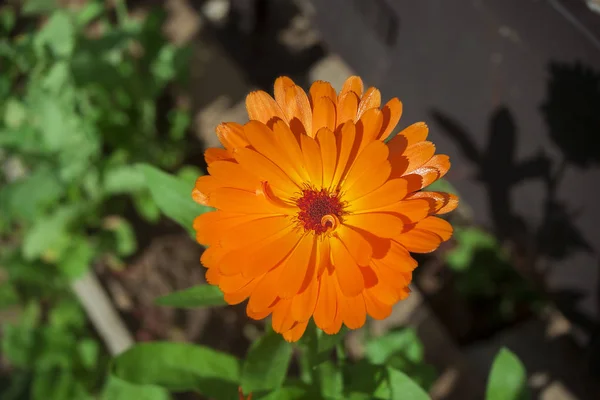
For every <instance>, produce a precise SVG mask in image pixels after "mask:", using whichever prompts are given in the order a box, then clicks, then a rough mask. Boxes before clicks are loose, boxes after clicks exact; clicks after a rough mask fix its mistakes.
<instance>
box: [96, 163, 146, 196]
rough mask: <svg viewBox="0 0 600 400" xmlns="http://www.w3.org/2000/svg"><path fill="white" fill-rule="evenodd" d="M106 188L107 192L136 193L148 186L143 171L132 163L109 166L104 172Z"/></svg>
mask: <svg viewBox="0 0 600 400" xmlns="http://www.w3.org/2000/svg"><path fill="white" fill-rule="evenodd" d="M103 186H104V190H105V191H106V193H107V194H120V193H134V192H138V191H140V190H143V189H144V188H145V187H146V181H145V178H144V175H143V173H142V171H140V170H139V169H138V168H136V167H134V166H131V165H116V166H111V167H109V168H108V169H107V170H106V171H105V173H104V182H103Z"/></svg>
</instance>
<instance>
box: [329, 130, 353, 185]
mask: <svg viewBox="0 0 600 400" xmlns="http://www.w3.org/2000/svg"><path fill="white" fill-rule="evenodd" d="M355 138H356V128H355V126H354V123H352V122H347V123H345V124H344V126H342V129H341V132H340V133H339V134H338V135H337V143H336V148H337V154H338V159H337V164H336V167H335V174H334V176H333V182H332V186H333V187H334V188H335V187H337V185H338V183H339V182H340V180H341V179H342V177H343V176H344V173H345V172H346V170H347V167H348V160H349V158H350V154H351V153H352V148H353V147H354V141H355Z"/></svg>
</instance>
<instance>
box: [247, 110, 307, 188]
mask: <svg viewBox="0 0 600 400" xmlns="http://www.w3.org/2000/svg"><path fill="white" fill-rule="evenodd" d="M244 132H245V135H246V137H247V138H248V141H249V143H250V144H251V145H252V147H254V149H255V150H256V151H257V152H259V153H260V154H262V155H263V156H265V157H266V158H268V159H269V160H270V161H272V162H273V163H274V164H275V165H277V166H278V167H279V168H281V170H282V171H283V172H284V173H285V174H286V175H287V176H288V177H289V178H290V179H291V180H292V181H293V182H294V183H296V185H300V184H302V182H303V181H302V177H301V176H300V175H299V174H298V172H297V171H296V168H295V167H294V165H292V163H291V161H290V159H289V158H288V157H286V154H285V153H284V152H282V151H281V148H280V147H279V146H277V142H276V133H274V132H273V131H272V130H271V129H269V128H268V127H267V126H266V125H265V124H263V123H261V122H258V121H250V122H248V123H247V124H246V125H244Z"/></svg>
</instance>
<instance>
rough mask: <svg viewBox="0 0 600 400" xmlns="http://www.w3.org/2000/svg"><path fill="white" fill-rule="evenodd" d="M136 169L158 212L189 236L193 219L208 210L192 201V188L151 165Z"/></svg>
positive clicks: (182, 180)
mask: <svg viewBox="0 0 600 400" xmlns="http://www.w3.org/2000/svg"><path fill="white" fill-rule="evenodd" d="M138 168H139V169H140V171H142V173H143V175H144V177H145V179H146V185H147V186H148V187H149V188H150V193H151V194H152V197H153V198H154V201H155V202H156V204H157V205H158V207H159V208H160V210H161V211H162V212H163V213H164V214H165V215H167V216H168V217H169V218H171V219H173V220H174V221H175V222H177V223H179V224H180V225H181V226H182V227H184V228H186V229H187V230H188V231H189V232H190V234H191V233H193V223H194V219H195V218H196V217H197V216H198V215H200V214H202V213H204V212H206V211H209V210H210V208H209V207H206V206H202V205H200V204H197V203H196V202H194V201H193V200H192V196H191V193H192V188H193V186H192V185H191V184H189V182H187V181H186V180H185V179H182V178H178V177H175V176H172V175H169V174H167V173H165V172H163V171H161V170H159V169H157V168H155V167H153V166H151V165H140V166H138Z"/></svg>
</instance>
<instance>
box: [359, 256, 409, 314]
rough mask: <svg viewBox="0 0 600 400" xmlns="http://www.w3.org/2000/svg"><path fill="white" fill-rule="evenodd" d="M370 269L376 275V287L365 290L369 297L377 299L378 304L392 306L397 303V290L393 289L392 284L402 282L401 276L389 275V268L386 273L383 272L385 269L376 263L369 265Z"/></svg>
mask: <svg viewBox="0 0 600 400" xmlns="http://www.w3.org/2000/svg"><path fill="white" fill-rule="evenodd" d="M371 268H372V269H373V271H375V274H376V275H377V279H378V281H377V285H375V286H374V287H372V288H369V289H366V292H368V293H369V294H370V295H371V296H373V297H374V298H375V299H377V300H378V301H379V302H380V303H383V304H388V305H390V306H391V305H393V304H395V303H396V302H397V301H398V297H399V296H398V290H397V289H396V288H395V287H394V285H393V283H394V282H397V281H398V280H399V279H402V282H404V278H403V276H402V275H397V274H396V275H394V274H391V273H390V270H389V268H387V269H386V272H383V269H384V268H385V267H383V266H381V265H380V264H378V263H377V262H376V261H373V262H372V263H371Z"/></svg>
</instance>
